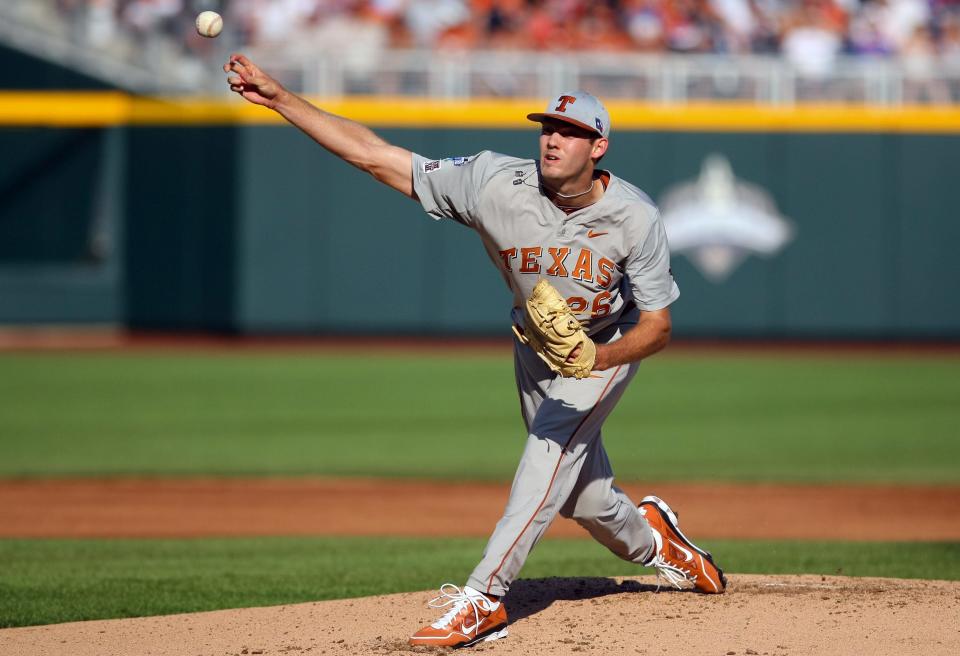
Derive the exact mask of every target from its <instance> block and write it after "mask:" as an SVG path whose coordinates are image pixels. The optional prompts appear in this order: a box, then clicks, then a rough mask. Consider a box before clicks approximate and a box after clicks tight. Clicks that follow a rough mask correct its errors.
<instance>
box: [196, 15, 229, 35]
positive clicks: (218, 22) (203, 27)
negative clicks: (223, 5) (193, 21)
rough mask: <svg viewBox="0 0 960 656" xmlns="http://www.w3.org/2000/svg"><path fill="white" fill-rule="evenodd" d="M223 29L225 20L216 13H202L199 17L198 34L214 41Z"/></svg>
mask: <svg viewBox="0 0 960 656" xmlns="http://www.w3.org/2000/svg"><path fill="white" fill-rule="evenodd" d="M222 29H223V18H221V16H220V14H218V13H217V12H215V11H202V12H200V14H198V15H197V34H199V35H200V36H205V37H207V38H210V39H212V38H213V37H215V36H217V35H218V34H220V30H222Z"/></svg>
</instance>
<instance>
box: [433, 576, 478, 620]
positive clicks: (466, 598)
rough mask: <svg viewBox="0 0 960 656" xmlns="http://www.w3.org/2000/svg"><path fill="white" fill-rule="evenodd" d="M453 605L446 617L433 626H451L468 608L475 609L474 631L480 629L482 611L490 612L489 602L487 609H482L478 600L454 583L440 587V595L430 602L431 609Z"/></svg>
mask: <svg viewBox="0 0 960 656" xmlns="http://www.w3.org/2000/svg"><path fill="white" fill-rule="evenodd" d="M451 604H453V608H451V609H450V610H449V611H447V613H446V615H444V616H443V617H441V618H440V619H439V620H437V621H436V622H434V623H433V624H431V625H430V626H432V627H433V628H435V629H443V628H445V627H447V626H449V625H450V623H451V622H453V620H454V619H456V618H457V616H458V615H459V614H460V613H462V612H463V610H464V609H465V608H467V606H471V607H472V608H473V616H474V620H475V621H476V624H474V629H477V628H479V627H480V611H481V610H483V611H484V612H490V611H491V610H492V608H490V604H489V602H487V603H485V604H484V606H486V608H481V607H480V604H479V603H478V601H477V600H476V599H474V598H473V597H471V596H470V595H468V594H467V593H466V592H464V591H463V590H461V589H460V588H459V587H458V586H456V585H454V584H453V583H444V584H443V585H441V586H440V594H439V595H438V596H436V597H434V598H433V599H431V600H430V601H429V602H428V605H429V606H430V608H444V607H446V606H449V605H451Z"/></svg>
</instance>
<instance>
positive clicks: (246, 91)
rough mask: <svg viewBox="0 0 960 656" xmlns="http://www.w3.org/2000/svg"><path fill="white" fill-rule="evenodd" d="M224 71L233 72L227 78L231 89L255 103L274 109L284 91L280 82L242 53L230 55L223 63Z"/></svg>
mask: <svg viewBox="0 0 960 656" xmlns="http://www.w3.org/2000/svg"><path fill="white" fill-rule="evenodd" d="M223 72H224V73H232V75H230V77H228V78H227V83H228V84H229V85H230V90H231V91H235V92H236V93H238V94H240V95H241V96H242V97H243V98H244V99H245V100H248V101H250V102H252V103H253V104H254V105H263V106H264V107H269V108H270V109H273V108H274V107H275V106H276V104H277V99H278V98H279V96H280V95H281V94H282V93H283V92H284V88H283V87H282V86H281V85H280V83H279V82H277V81H276V80H274V79H273V78H272V77H270V76H269V75H267V74H266V73H264V72H263V71H261V70H260V69H259V68H258V67H257V66H256V65H255V64H254V63H253V62H251V61H250V60H249V59H247V58H246V57H244V56H243V55H240V54H233V55H230V61H228V62H227V63H226V64H224V65H223Z"/></svg>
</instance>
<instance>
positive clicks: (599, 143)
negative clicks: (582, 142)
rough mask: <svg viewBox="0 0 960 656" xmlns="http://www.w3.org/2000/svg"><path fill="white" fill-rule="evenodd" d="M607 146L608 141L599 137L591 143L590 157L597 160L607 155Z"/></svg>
mask: <svg viewBox="0 0 960 656" xmlns="http://www.w3.org/2000/svg"><path fill="white" fill-rule="evenodd" d="M609 145H610V141H609V139H607V138H606V137H600V138H599V139H597V140H596V141H594V142H593V150H592V151H590V157H592V158H593V159H594V160H599V159H600V158H601V157H603V156H604V155H606V154H607V146H609Z"/></svg>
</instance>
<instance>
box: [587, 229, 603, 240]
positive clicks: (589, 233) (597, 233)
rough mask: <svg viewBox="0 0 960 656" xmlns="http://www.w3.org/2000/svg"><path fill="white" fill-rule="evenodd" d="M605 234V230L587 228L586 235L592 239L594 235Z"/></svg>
mask: <svg viewBox="0 0 960 656" xmlns="http://www.w3.org/2000/svg"><path fill="white" fill-rule="evenodd" d="M605 234H607V233H605V232H597V231H595V230H587V237H589V238H590V239H593V238H594V237H602V236H604V235H605Z"/></svg>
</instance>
